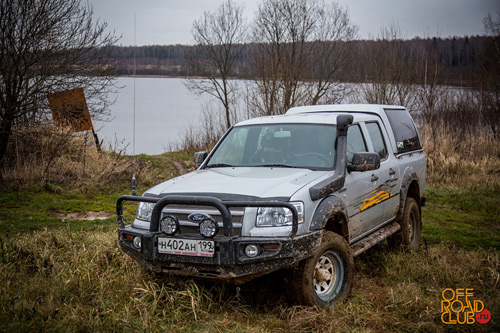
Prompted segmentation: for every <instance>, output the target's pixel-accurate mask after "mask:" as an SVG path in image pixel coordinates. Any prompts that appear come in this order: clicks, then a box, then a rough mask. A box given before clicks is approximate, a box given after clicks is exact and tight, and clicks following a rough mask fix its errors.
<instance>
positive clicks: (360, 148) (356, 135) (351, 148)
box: [347, 125, 367, 163]
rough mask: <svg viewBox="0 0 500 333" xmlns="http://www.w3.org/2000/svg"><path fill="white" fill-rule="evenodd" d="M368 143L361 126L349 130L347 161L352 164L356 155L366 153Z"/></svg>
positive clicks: (354, 126)
mask: <svg viewBox="0 0 500 333" xmlns="http://www.w3.org/2000/svg"><path fill="white" fill-rule="evenodd" d="M366 151H367V150H366V143H365V139H364V138H363V134H362V133H361V128H359V125H352V126H350V127H349V129H348V130H347V161H348V162H349V163H350V162H352V156H353V155H354V154H355V153H360V152H366Z"/></svg>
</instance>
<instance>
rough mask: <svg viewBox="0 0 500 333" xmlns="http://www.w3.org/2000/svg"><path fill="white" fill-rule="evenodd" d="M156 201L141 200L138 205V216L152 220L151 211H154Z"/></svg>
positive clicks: (145, 219) (144, 219) (140, 218)
mask: <svg viewBox="0 0 500 333" xmlns="http://www.w3.org/2000/svg"><path fill="white" fill-rule="evenodd" d="M154 205H155V204H154V203H152V202H139V206H137V216H136V217H137V218H138V219H139V220H143V221H151V213H153V207H154Z"/></svg>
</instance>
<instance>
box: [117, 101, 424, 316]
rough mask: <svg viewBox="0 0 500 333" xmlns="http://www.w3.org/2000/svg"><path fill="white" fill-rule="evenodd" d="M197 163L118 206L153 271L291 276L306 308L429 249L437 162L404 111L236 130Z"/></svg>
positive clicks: (308, 114) (240, 278) (360, 111)
mask: <svg viewBox="0 0 500 333" xmlns="http://www.w3.org/2000/svg"><path fill="white" fill-rule="evenodd" d="M196 161H197V165H199V167H198V169H197V170H195V171H193V172H190V173H188V174H185V175H182V176H179V177H177V178H174V179H171V180H168V181H166V182H164V183H161V184H159V185H156V186H155V187H153V188H151V189H149V190H147V191H146V192H145V193H144V194H143V195H142V196H135V195H125V196H122V197H120V198H119V199H118V202H117V215H118V225H119V241H120V245H121V248H122V249H123V251H125V252H126V253H127V254H129V255H130V256H131V257H132V258H134V259H135V260H136V261H138V262H139V263H140V264H142V265H143V266H145V267H146V268H147V269H149V270H152V271H155V272H165V273H168V274H173V275H184V276H192V277H201V278H213V279H219V280H225V281H228V282H231V283H235V284H238V283H244V282H246V281H248V280H250V279H252V278H255V277H257V276H260V275H264V274H266V273H269V272H272V271H275V270H278V269H282V268H291V272H293V276H292V277H291V278H290V279H289V280H290V281H291V283H292V284H293V286H292V288H289V289H290V290H294V291H295V294H296V297H297V299H298V300H299V301H300V302H301V303H303V304H309V305H319V306H325V305H328V304H331V303H332V302H334V301H338V300H340V299H343V298H345V297H346V296H347V295H348V294H349V292H350V289H351V284H352V279H353V274H354V261H353V257H354V256H357V255H359V254H360V253H362V252H364V251H366V250H367V249H368V248H370V247H372V246H373V245H375V244H377V243H378V242H380V241H382V240H384V239H387V240H388V242H389V244H391V245H392V246H401V247H405V248H407V249H415V248H417V247H418V246H419V242H420V231H421V224H422V222H421V206H422V205H424V203H425V197H424V191H425V186H426V160H425V154H424V152H423V149H422V142H421V139H420V137H419V135H418V132H417V129H416V127H415V124H414V122H413V120H412V118H411V116H410V114H409V113H408V111H407V110H406V109H405V108H404V107H401V106H389V105H316V106H304V107H295V108H292V109H290V110H288V112H287V113H286V114H285V115H280V116H269V117H262V118H256V119H251V120H246V121H242V122H240V123H238V124H236V125H234V126H233V127H232V128H231V129H230V130H228V131H227V132H226V133H225V135H224V136H223V137H222V138H221V139H220V141H219V142H218V143H217V145H216V146H215V147H214V149H213V150H212V151H211V152H210V153H207V152H199V153H196V154H195V162H196ZM126 200H131V201H138V202H139V204H138V208H137V215H136V218H135V219H134V222H133V223H132V224H128V225H126V223H125V222H124V220H123V208H122V205H123V202H124V201H126Z"/></svg>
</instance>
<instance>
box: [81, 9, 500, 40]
mask: <svg viewBox="0 0 500 333" xmlns="http://www.w3.org/2000/svg"><path fill="white" fill-rule="evenodd" d="M221 1H222V0H221ZM221 1H218V0H89V2H90V3H91V4H92V5H93V8H94V16H95V19H100V20H103V21H106V22H107V23H108V26H109V28H110V29H111V30H115V32H116V35H121V36H122V38H121V39H120V41H119V42H118V44H121V45H133V44H134V15H135V17H136V44H137V45H153V44H158V45H168V44H192V42H193V39H192V36H191V27H192V24H193V21H194V20H195V19H197V18H199V17H201V16H202V15H203V12H204V11H211V10H214V9H215V8H217V7H218V5H219V4H220V3H221ZM236 2H240V3H241V1H237V0H236ZM243 2H244V4H245V16H246V17H247V20H248V21H249V22H250V21H251V20H252V18H253V16H254V13H255V11H256V10H257V9H258V5H259V3H260V2H261V0H247V1H243ZM336 2H337V3H339V4H341V5H343V6H347V7H348V8H349V13H350V17H351V20H352V22H353V23H354V24H356V25H357V26H358V27H359V38H361V39H370V38H371V39H373V38H376V37H377V36H378V35H379V32H380V29H381V27H382V26H388V25H390V24H391V22H393V21H394V22H395V23H397V24H398V26H399V27H400V29H401V32H402V34H403V37H406V38H413V37H415V36H419V37H434V36H438V37H442V38H446V37H450V36H465V35H469V36H471V35H482V34H484V31H483V24H482V19H483V18H484V17H485V16H486V15H488V13H491V14H495V15H496V13H498V12H500V0H337V1H336Z"/></svg>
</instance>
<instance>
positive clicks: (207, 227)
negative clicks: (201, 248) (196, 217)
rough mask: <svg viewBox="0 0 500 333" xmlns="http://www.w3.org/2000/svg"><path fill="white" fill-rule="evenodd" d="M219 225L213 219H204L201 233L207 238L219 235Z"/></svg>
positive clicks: (201, 223)
mask: <svg viewBox="0 0 500 333" xmlns="http://www.w3.org/2000/svg"><path fill="white" fill-rule="evenodd" d="M218 231H219V225H218V224H217V222H216V221H214V220H213V219H204V220H203V221H201V222H200V234H201V235H202V236H203V237H206V238H212V237H214V236H215V235H217V232H218Z"/></svg>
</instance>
